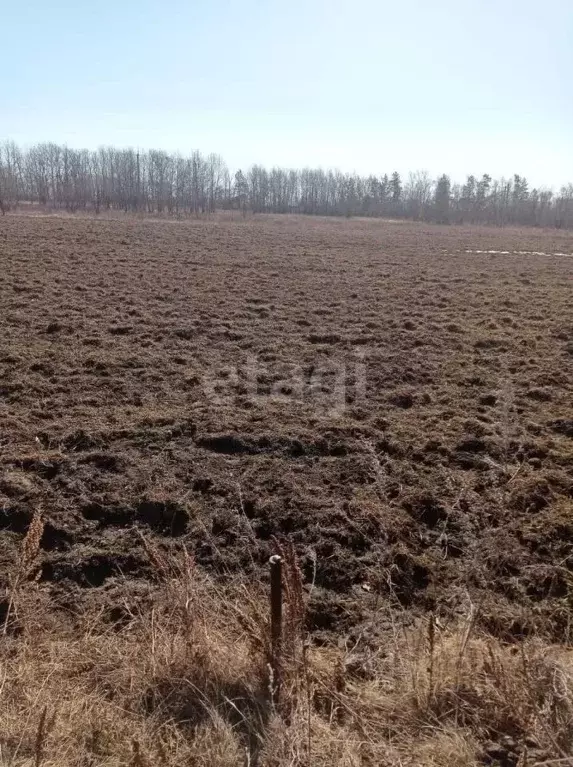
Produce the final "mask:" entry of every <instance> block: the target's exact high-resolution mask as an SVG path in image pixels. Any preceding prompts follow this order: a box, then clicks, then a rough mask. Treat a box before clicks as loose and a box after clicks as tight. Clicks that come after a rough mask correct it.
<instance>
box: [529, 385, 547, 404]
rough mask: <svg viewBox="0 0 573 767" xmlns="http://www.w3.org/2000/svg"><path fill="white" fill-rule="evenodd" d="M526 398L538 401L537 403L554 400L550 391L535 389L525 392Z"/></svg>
mask: <svg viewBox="0 0 573 767" xmlns="http://www.w3.org/2000/svg"><path fill="white" fill-rule="evenodd" d="M525 396H526V397H529V399H533V400H536V402H549V401H550V400H552V399H553V395H552V394H551V392H550V391H549V390H548V389H539V388H533V389H528V390H527V391H526V392H525Z"/></svg>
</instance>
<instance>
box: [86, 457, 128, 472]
mask: <svg viewBox="0 0 573 767" xmlns="http://www.w3.org/2000/svg"><path fill="white" fill-rule="evenodd" d="M79 463H80V464H91V465H93V466H95V467H96V468H97V469H100V470H101V471H111V472H119V471H122V470H123V468H124V461H123V460H122V459H121V458H120V457H119V456H117V455H113V454H111V453H89V454H88V455H84V456H82V458H81V459H80V461H79Z"/></svg>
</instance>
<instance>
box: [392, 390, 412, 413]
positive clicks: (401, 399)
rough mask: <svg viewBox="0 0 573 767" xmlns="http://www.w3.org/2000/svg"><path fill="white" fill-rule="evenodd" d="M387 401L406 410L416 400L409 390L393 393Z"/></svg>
mask: <svg viewBox="0 0 573 767" xmlns="http://www.w3.org/2000/svg"><path fill="white" fill-rule="evenodd" d="M389 401H390V404H392V405H394V406H395V407H400V408H402V409H403V410H407V409H408V408H411V407H413V405H414V402H415V401H416V400H415V398H414V395H413V394H412V393H411V392H400V393H398V394H393V395H392V396H391V397H390V400H389Z"/></svg>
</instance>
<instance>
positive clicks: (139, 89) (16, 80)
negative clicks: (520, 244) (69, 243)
mask: <svg viewBox="0 0 573 767" xmlns="http://www.w3.org/2000/svg"><path fill="white" fill-rule="evenodd" d="M3 139H13V140H15V141H16V142H17V143H19V144H21V145H23V146H29V145H31V144H33V143H36V142H40V141H54V142H57V143H66V144H68V145H69V146H71V147H77V148H82V147H87V148H96V147H98V146H101V145H115V146H120V147H137V148H140V149H149V148H157V149H165V150H168V151H180V152H181V153H183V154H186V153H189V152H191V151H193V150H195V149H199V150H201V151H202V152H205V153H208V152H217V153H219V154H221V155H222V156H223V158H224V159H225V160H226V161H227V163H228V164H229V165H230V167H231V168H232V169H233V170H236V169H238V168H243V169H246V168H247V167H248V166H250V165H251V164H253V163H261V164H264V165H267V166H273V165H279V166H282V167H307V166H308V167H323V168H331V167H332V168H339V169H340V170H342V171H350V172H352V171H356V172H357V173H361V174H370V173H374V174H377V175H379V174H383V173H385V172H387V173H391V172H392V171H394V170H398V171H399V172H400V173H402V174H403V175H407V173H408V172H409V171H416V170H427V171H428V172H429V173H430V174H431V175H432V176H437V175H438V174H441V173H448V174H449V175H450V176H451V177H452V179H453V180H454V181H463V180H464V179H465V177H466V175H467V174H469V173H473V174H474V175H481V174H482V173H486V172H487V173H489V174H490V175H492V176H495V177H499V176H502V175H505V176H510V175H513V174H514V173H519V174H521V175H524V176H526V177H527V178H528V180H529V181H530V185H535V186H543V185H544V186H549V187H554V188H558V187H559V186H560V185H562V184H564V183H567V182H573V1H572V0H543V2H541V0H535V2H533V1H532V0H457V1H456V2H454V0H394V1H393V2H388V0H280V1H279V0H265V1H264V2H263V0H203V2H200V3H199V2H196V1H195V0H163V2H158V0H153V1H151V0H113V1H112V0H98V1H97V2H93V0H90V2H87V0H50V2H46V0H20V2H14V1H13V0H0V140H3Z"/></svg>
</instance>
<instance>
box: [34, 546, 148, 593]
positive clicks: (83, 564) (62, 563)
mask: <svg viewBox="0 0 573 767" xmlns="http://www.w3.org/2000/svg"><path fill="white" fill-rule="evenodd" d="M147 571H149V564H148V562H147V560H146V559H142V558H140V557H138V556H136V555H135V554H123V553H121V552H109V553H108V552H102V553H93V554H87V555H86V556H85V557H84V558H82V559H79V560H78V559H77V557H75V558H74V559H68V558H67V557H66V556H63V557H61V558H57V559H51V560H47V561H45V562H43V563H42V570H41V575H40V580H41V581H50V582H60V581H72V582H74V583H77V584H78V585H79V586H81V587H82V588H97V587H99V586H102V585H103V584H104V583H105V581H106V580H108V579H109V578H112V577H118V576H122V575H135V574H137V575H139V574H141V573H145V572H147Z"/></svg>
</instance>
